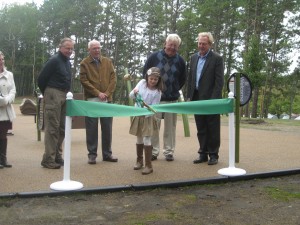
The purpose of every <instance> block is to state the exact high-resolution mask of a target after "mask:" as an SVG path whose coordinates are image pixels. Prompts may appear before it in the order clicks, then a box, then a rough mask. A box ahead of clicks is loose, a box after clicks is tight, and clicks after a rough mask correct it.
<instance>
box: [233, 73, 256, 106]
mask: <svg viewBox="0 0 300 225" xmlns="http://www.w3.org/2000/svg"><path fill="white" fill-rule="evenodd" d="M236 76H240V106H244V105H246V104H247V103H248V102H249V101H250V99H251V96H252V84H251V82H250V79H249V78H248V77H247V75H245V74H243V73H234V74H232V75H231V76H230V77H229V79H228V82H227V89H228V92H232V93H234V97H236V92H235V86H236V85H235V79H236Z"/></svg>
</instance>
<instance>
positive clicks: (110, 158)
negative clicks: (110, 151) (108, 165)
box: [103, 156, 118, 162]
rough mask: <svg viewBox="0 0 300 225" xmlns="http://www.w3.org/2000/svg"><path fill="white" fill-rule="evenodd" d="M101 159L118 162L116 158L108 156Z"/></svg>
mask: <svg viewBox="0 0 300 225" xmlns="http://www.w3.org/2000/svg"><path fill="white" fill-rule="evenodd" d="M103 161H106V162H118V158H115V157H113V156H110V157H108V158H105V159H103Z"/></svg>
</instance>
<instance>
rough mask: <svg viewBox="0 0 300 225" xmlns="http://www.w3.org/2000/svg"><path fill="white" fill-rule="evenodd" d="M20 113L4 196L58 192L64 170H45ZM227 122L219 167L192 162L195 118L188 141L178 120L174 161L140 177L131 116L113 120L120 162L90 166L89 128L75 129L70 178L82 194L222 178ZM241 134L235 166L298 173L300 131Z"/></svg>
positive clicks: (30, 125)
mask: <svg viewBox="0 0 300 225" xmlns="http://www.w3.org/2000/svg"><path fill="white" fill-rule="evenodd" d="M15 109H16V113H17V119H16V120H15V122H14V135H13V136H9V137H8V161H9V162H10V163H11V164H12V165H13V167H12V168H11V169H6V168H5V169H1V170H0V177H1V183H0V195H1V194H2V195H15V194H22V193H23V194H24V193H33V192H54V191H53V190H51V189H50V185H51V184H52V183H53V182H56V181H61V180H62V179H63V176H64V175H63V172H64V169H59V170H50V169H45V168H42V167H41V165H40V162H41V159H42V155H43V151H44V146H43V133H42V141H37V131H36V124H35V123H34V117H33V116H25V115H22V114H21V113H20V111H19V105H15ZM179 118H181V117H179ZM226 121H227V120H226V119H223V120H222V128H221V135H222V137H221V138H222V139H221V149H220V159H219V163H218V164H217V165H214V166H208V165H207V164H197V165H195V164H193V163H192V161H193V160H194V159H195V158H196V157H197V149H198V144H197V139H196V130H195V124H194V120H193V117H192V116H191V120H190V132H191V137H184V130H183V124H182V121H181V119H179V120H178V125H177V140H176V141H177V146H176V151H175V155H174V158H175V160H174V161H173V162H167V161H165V160H164V157H163V156H162V154H161V155H160V156H159V158H158V160H157V161H154V162H153V168H154V172H153V173H152V174H150V175H141V171H135V170H133V165H134V163H135V140H136V139H135V137H134V136H132V135H129V134H128V129H129V118H124V117H119V118H114V122H113V146H112V149H113V155H114V156H116V157H118V158H119V162H118V163H110V162H103V161H102V159H101V157H100V158H98V161H97V164H96V165H89V164H87V150H86V146H85V130H83V129H73V130H72V145H71V167H70V169H71V173H70V178H71V180H75V181H79V182H81V183H82V184H83V185H84V187H83V190H88V189H94V188H95V189H97V188H101V187H102V188H103V187H116V186H124V185H125V186H131V185H143V184H154V183H160V182H162V183H165V182H177V181H179V182H180V181H188V180H195V179H211V178H221V177H222V176H220V175H219V174H218V170H219V169H221V168H227V167H228V165H229V157H228V126H227V122H226ZM162 128H163V127H162ZM161 133H162V132H161ZM240 133H241V139H240V142H241V144H240V163H238V164H236V165H235V166H236V167H237V168H242V169H244V170H246V172H247V175H248V174H256V173H268V172H274V171H289V170H299V168H300V161H299V158H300V151H299V144H300V142H299V140H300V139H299V137H300V134H299V133H295V132H288V131H285V132H283V131H266V130H258V129H255V130H254V129H246V128H242V129H241V131H240Z"/></svg>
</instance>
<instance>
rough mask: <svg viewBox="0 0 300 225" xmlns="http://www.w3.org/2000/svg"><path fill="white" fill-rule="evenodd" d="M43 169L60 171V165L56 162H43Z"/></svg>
mask: <svg viewBox="0 0 300 225" xmlns="http://www.w3.org/2000/svg"><path fill="white" fill-rule="evenodd" d="M41 165H42V167H44V168H47V169H59V168H60V165H59V164H57V163H55V162H50V163H47V162H41Z"/></svg>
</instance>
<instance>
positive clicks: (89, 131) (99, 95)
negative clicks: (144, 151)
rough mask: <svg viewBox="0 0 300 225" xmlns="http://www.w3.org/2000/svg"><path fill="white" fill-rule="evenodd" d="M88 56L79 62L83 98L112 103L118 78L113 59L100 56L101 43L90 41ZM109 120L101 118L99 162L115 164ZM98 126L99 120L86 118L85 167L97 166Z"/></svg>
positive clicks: (110, 118) (108, 118) (110, 119)
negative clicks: (86, 152) (100, 157)
mask: <svg viewBox="0 0 300 225" xmlns="http://www.w3.org/2000/svg"><path fill="white" fill-rule="evenodd" d="M88 52H89V55H88V56H87V57H86V58H84V59H83V60H82V61H81V63H80V82H81V84H82V86H83V89H84V98H85V100H87V101H93V102H106V103H110V102H112V97H113V93H114V91H115V89H116V84H117V77H116V73H115V69H114V66H113V63H112V60H111V59H109V58H107V57H104V56H102V55H101V46H100V42H99V41H97V40H91V41H90V42H89V43H88ZM112 122H113V118H112V117H101V118H100V124H101V145H102V159H103V161H107V162H117V161H118V159H117V158H116V157H113V155H112V150H111V144H112ZM98 123H99V118H92V117H85V127H86V145H87V150H88V164H91V165H94V164H96V158H97V156H98V154H97V150H98Z"/></svg>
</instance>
